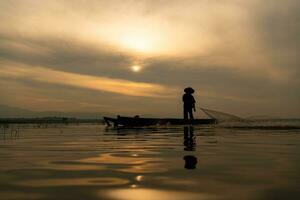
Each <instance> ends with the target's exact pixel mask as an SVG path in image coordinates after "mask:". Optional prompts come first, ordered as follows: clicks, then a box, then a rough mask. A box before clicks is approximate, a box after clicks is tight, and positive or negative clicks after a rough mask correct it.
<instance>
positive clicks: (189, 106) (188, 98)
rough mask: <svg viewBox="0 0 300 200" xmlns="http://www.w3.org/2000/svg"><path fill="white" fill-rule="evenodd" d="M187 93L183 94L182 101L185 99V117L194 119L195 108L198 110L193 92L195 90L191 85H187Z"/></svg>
mask: <svg viewBox="0 0 300 200" xmlns="http://www.w3.org/2000/svg"><path fill="white" fill-rule="evenodd" d="M184 92H185V94H184V95H183V96H182V101H183V117H184V119H188V118H189V117H190V119H194V116H193V109H194V111H196V108H195V103H196V101H195V99H194V97H193V95H192V94H193V93H194V92H195V90H194V89H193V88H191V87H187V88H185V89H184Z"/></svg>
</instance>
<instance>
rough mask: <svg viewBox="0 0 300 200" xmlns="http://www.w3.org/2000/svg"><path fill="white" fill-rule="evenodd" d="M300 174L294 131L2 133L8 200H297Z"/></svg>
mask: <svg viewBox="0 0 300 200" xmlns="http://www.w3.org/2000/svg"><path fill="white" fill-rule="evenodd" d="M14 130H16V131H14ZM299 170H300V129H297V128H286V129H285V128H284V127H283V128H278V129H276V128H274V127H272V128H259V127H254V128H243V127H235V128H234V127H230V128H228V127H226V126H219V127H201V126H198V127H183V126H176V127H153V128H147V129H127V130H126V129H122V130H114V129H106V128H105V126H103V125H65V126H62V125H55V126H54V125H49V126H48V127H35V126H33V125H31V126H28V125H27V126H21V125H20V126H19V131H17V129H13V131H11V130H9V129H8V130H6V133H3V130H2V132H0V199H3V200H10V199H13V200H24V199H82V200H84V199H101V200H102V199H112V200H152V199H153V200H181V199H182V200H201V199H204V200H205V199H216V200H217V199H220V200H225V199H226V200H227V199H228V200H229V199H241V200H242V199H243V200H244V199H255V200H256V199H257V200H261V199H300V186H299V184H300V171H299Z"/></svg>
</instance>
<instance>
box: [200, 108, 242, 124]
mask: <svg viewBox="0 0 300 200" xmlns="http://www.w3.org/2000/svg"><path fill="white" fill-rule="evenodd" d="M201 110H202V111H203V112H204V113H205V114H206V115H208V116H209V117H211V118H213V119H217V120H218V121H220V122H223V121H245V119H243V118H241V117H238V116H236V115H232V114H229V113H224V112H220V111H215V110H209V109H206V108H201Z"/></svg>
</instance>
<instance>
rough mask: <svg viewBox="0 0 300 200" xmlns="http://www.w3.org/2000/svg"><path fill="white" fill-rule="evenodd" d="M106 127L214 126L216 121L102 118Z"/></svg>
mask: <svg viewBox="0 0 300 200" xmlns="http://www.w3.org/2000/svg"><path fill="white" fill-rule="evenodd" d="M104 121H105V123H106V124H107V126H114V127H141V126H155V125H201V124H216V123H217V120H216V119H192V120H186V119H176V118H142V117H137V116H135V117H123V116H117V118H111V117H104Z"/></svg>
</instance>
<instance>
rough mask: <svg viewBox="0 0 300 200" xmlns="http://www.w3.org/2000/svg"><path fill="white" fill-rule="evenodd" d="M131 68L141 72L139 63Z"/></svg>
mask: <svg viewBox="0 0 300 200" xmlns="http://www.w3.org/2000/svg"><path fill="white" fill-rule="evenodd" d="M131 70H132V71H133V72H139V71H141V66H139V65H133V66H131Z"/></svg>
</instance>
